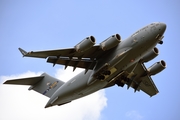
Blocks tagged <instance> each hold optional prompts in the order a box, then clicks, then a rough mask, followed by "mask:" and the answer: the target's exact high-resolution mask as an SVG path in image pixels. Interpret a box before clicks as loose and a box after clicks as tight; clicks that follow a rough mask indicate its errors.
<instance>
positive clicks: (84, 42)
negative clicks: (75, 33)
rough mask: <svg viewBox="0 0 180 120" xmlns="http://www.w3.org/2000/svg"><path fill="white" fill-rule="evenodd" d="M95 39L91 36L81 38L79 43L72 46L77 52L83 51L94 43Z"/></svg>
mask: <svg viewBox="0 0 180 120" xmlns="http://www.w3.org/2000/svg"><path fill="white" fill-rule="evenodd" d="M95 41H96V39H95V38H94V37H93V36H90V37H87V38H85V39H83V40H82V41H81V42H80V43H78V44H77V45H76V46H74V48H75V50H76V51H77V52H84V51H86V50H88V49H89V48H91V47H92V46H93V45H94V44H95Z"/></svg>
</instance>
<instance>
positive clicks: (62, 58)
mask: <svg viewBox="0 0 180 120" xmlns="http://www.w3.org/2000/svg"><path fill="white" fill-rule="evenodd" d="M19 50H20V52H21V53H22V54H23V56H24V57H35V58H47V62H49V63H53V64H54V65H55V64H61V65H65V67H67V66H72V67H74V68H76V67H79V68H85V69H93V67H94V66H95V63H96V59H97V58H98V57H101V55H103V53H106V51H103V50H102V49H100V47H99V45H96V46H93V47H91V48H90V49H88V50H87V51H85V52H77V51H76V50H75V49H74V48H68V49H57V50H46V51H31V52H26V51H25V50H23V49H22V48H19Z"/></svg>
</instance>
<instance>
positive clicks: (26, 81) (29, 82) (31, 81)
mask: <svg viewBox="0 0 180 120" xmlns="http://www.w3.org/2000/svg"><path fill="white" fill-rule="evenodd" d="M43 78H44V76H38V77H30V78H21V79H13V80H7V81H6V82H4V84H15V85H34V84H36V83H37V82H39V81H40V80H42V79H43Z"/></svg>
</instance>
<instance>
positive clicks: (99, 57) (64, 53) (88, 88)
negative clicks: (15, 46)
mask: <svg viewBox="0 0 180 120" xmlns="http://www.w3.org/2000/svg"><path fill="white" fill-rule="evenodd" d="M165 30H166V24H164V23H160V22H155V23H151V24H150V25H147V26H145V27H143V28H141V29H140V30H138V31H137V32H135V33H134V34H132V35H131V36H130V37H129V38H127V39H125V40H123V41H122V40H121V37H120V35H119V34H115V35H112V36H110V37H109V38H107V39H106V40H104V41H103V42H101V43H100V44H99V45H94V44H95V38H94V37H93V36H90V37H86V38H85V39H83V40H82V41H81V42H80V43H78V44H77V45H76V46H74V47H73V48H68V49H57V50H46V51H31V52H26V51H25V50H23V49H21V48H19V50H20V52H21V53H22V54H23V56H24V57H36V58H46V59H47V62H48V63H52V64H53V65H55V64H61V65H65V68H67V67H68V66H72V67H73V70H75V69H76V68H84V69H85V70H84V71H83V72H82V73H79V74H78V75H77V76H75V77H73V78H72V79H70V80H69V81H68V82H66V83H65V82H63V81H61V80H58V79H56V78H53V77H51V76H49V75H48V74H46V73H43V74H42V75H41V76H37V77H29V78H22V79H14V80H7V81H6V82H5V83H4V84H19V85H30V88H29V90H35V91H37V92H39V93H41V94H43V95H45V96H47V97H49V98H50V99H49V101H48V102H47V104H46V106H45V108H47V107H50V106H54V105H63V104H66V103H69V102H71V101H72V100H75V99H78V98H81V97H84V96H86V95H89V94H91V93H93V92H96V91H98V90H100V89H103V88H107V87H111V86H114V85H118V86H121V87H123V86H124V85H125V84H126V85H127V88H129V87H132V88H133V89H134V91H135V92H136V91H140V90H142V91H143V92H145V93H146V94H148V95H149V96H153V95H156V94H157V93H158V89H157V88H156V85H155V84H154V82H153V80H152V78H151V76H152V75H155V74H157V73H159V72H161V71H162V70H163V69H165V68H166V63H165V61H163V60H160V61H159V62H157V63H155V64H153V65H152V66H151V67H149V68H146V67H145V65H144V63H145V62H148V61H150V60H152V59H153V58H155V57H156V56H157V55H158V53H159V50H158V49H157V48H156V47H155V46H156V45H157V44H158V43H159V44H163V41H162V39H163V37H164V36H163V34H164V32H165Z"/></svg>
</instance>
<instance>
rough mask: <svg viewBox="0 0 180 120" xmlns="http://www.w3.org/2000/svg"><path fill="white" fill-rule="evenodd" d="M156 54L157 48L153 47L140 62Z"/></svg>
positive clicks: (146, 60) (157, 52)
mask: <svg viewBox="0 0 180 120" xmlns="http://www.w3.org/2000/svg"><path fill="white" fill-rule="evenodd" d="M158 54H159V50H158V49H157V48H156V47H155V48H153V49H152V50H151V51H150V52H148V53H147V54H145V56H144V57H143V58H142V62H148V61H150V60H152V59H154V58H155V57H156V56H157V55H158Z"/></svg>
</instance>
